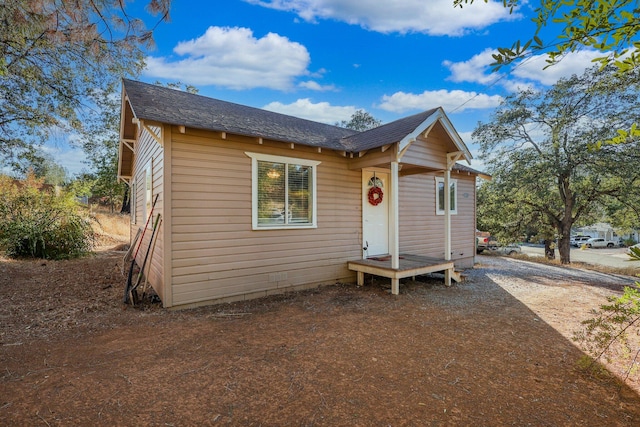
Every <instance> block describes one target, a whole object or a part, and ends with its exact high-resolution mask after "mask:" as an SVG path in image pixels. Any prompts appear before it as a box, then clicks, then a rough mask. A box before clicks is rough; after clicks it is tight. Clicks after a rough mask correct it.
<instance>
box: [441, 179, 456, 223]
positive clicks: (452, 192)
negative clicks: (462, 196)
mask: <svg viewBox="0 0 640 427" xmlns="http://www.w3.org/2000/svg"><path fill="white" fill-rule="evenodd" d="M449 194H450V196H451V197H450V199H451V204H450V211H451V214H452V215H455V214H457V213H458V200H457V197H458V181H457V180H455V179H450V180H449ZM436 214H437V215H444V178H440V177H436Z"/></svg>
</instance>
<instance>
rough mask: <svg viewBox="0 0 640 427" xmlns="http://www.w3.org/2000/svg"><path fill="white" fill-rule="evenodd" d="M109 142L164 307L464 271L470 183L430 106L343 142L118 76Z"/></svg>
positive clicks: (263, 114)
mask: <svg viewBox="0 0 640 427" xmlns="http://www.w3.org/2000/svg"><path fill="white" fill-rule="evenodd" d="M120 137H121V141H120V147H119V163H118V176H119V177H120V179H122V180H125V181H126V182H128V183H129V184H130V188H131V229H132V236H134V235H135V234H136V232H137V230H138V229H139V228H142V227H145V224H146V223H147V217H148V216H149V213H150V211H151V209H152V201H153V200H154V199H155V198H156V196H157V204H156V205H155V210H154V216H155V214H156V213H159V214H160V215H162V222H161V226H160V227H159V230H158V233H157V242H156V244H155V246H154V247H155V250H154V252H153V254H152V257H151V265H150V271H149V274H148V276H149V282H150V284H151V285H152V286H153V288H154V289H155V291H156V292H157V294H158V296H159V297H160V299H161V300H162V302H163V304H164V306H165V307H191V306H196V305H202V304H210V303H217V302H228V301H234V300H240V299H249V298H255V297H260V296H265V295H269V294H272V293H280V292H283V291H286V290H295V289H304V288H309V287H316V286H319V285H321V284H333V283H336V282H353V281H354V279H357V280H358V282H359V284H362V279H363V277H364V274H365V273H369V274H376V275H379V276H382V277H388V278H389V279H390V280H391V285H392V292H393V293H395V294H397V293H398V289H399V279H400V278H403V277H408V276H415V275H418V274H424V273H428V272H434V271H444V272H445V273H446V280H447V281H450V280H451V279H452V278H453V279H454V280H455V279H456V278H457V277H456V272H455V270H454V269H455V268H469V267H472V266H473V262H474V256H475V224H476V218H475V215H476V209H475V198H476V193H475V191H476V178H477V177H478V176H479V175H480V173H479V172H477V171H475V170H473V169H471V168H469V167H467V166H465V165H461V164H458V163H456V162H457V161H458V160H466V161H469V160H470V159H471V154H470V153H469V150H468V149H467V147H466V146H465V144H464V142H463V141H462V139H461V138H460V137H459V135H458V134H457V132H456V131H455V129H454V128H453V126H452V125H451V122H450V121H449V119H448V118H447V116H446V115H445V113H444V111H443V110H442V109H441V108H434V109H432V110H429V111H425V112H423V113H420V114H416V115H413V116H410V117H406V118H403V119H400V120H397V121H395V122H392V123H388V124H386V125H383V126H380V127H378V128H375V129H372V130H368V131H365V132H356V131H353V130H350V129H344V128H340V127H336V126H331V125H327V124H322V123H316V122H313V121H309V120H303V119H299V118H295V117H290V116H286V115H282V114H278V113H273V112H269V111H265V110H261V109H256V108H251V107H247V106H243V105H237V104H233V103H229V102H224V101H220V100H216V99H211V98H207V97H203V96H200V95H196V94H190V93H186V92H182V91H178V90H173V89H168V88H164V87H160V86H156V85H149V84H145V83H141V82H136V81H132V80H124V81H123V92H122V112H121V135H120ZM445 188H449V189H450V190H449V191H445V190H444V189H445ZM445 207H449V209H445ZM150 222H152V221H150ZM148 227H151V225H150V224H149V225H148ZM150 235H151V233H145V237H144V242H143V243H142V246H141V247H142V248H146V247H147V240H148V238H149V236H150ZM143 255H144V252H143V251H142V250H141V251H140V252H139V254H138V258H142V257H143Z"/></svg>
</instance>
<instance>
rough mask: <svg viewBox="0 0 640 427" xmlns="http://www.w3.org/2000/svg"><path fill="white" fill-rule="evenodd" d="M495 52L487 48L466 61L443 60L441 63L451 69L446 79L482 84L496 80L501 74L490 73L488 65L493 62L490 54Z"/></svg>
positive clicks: (495, 51)
mask: <svg viewBox="0 0 640 427" xmlns="http://www.w3.org/2000/svg"><path fill="white" fill-rule="evenodd" d="M497 52H498V51H497V50H495V49H491V48H487V49H485V50H483V51H482V52H480V53H479V54H477V55H474V56H472V57H471V59H469V60H467V61H462V62H452V61H448V60H445V61H443V62H442V65H444V66H445V67H447V68H448V69H449V70H450V71H451V76H450V77H448V78H447V80H451V81H453V82H457V83H460V82H472V83H480V84H484V85H489V84H492V83H494V82H496V81H497V80H498V79H499V78H500V77H502V75H501V74H498V73H490V65H491V64H492V63H493V62H495V60H494V59H493V56H492V55H493V54H494V53H497Z"/></svg>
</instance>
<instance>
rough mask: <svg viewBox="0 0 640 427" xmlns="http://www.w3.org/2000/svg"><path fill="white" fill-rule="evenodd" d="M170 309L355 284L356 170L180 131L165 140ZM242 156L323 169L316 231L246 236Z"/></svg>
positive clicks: (332, 156)
mask: <svg viewBox="0 0 640 427" xmlns="http://www.w3.org/2000/svg"><path fill="white" fill-rule="evenodd" d="M172 135H173V138H172V141H171V146H172V160H171V171H172V172H171V186H172V200H171V206H172V210H171V217H172V224H171V229H172V232H171V241H172V248H171V250H172V261H171V268H172V277H171V280H172V286H171V289H172V303H173V305H175V306H179V305H186V304H193V303H198V302H201V301H207V300H216V299H223V298H226V299H229V298H232V297H241V295H250V296H251V297H256V296H260V295H267V294H268V293H271V292H273V291H274V290H278V289H283V288H294V287H298V286H302V285H309V284H323V283H335V282H339V281H353V279H354V277H355V276H354V273H352V272H350V271H349V270H348V269H347V260H350V259H358V258H360V257H361V248H360V241H361V235H360V230H361V217H362V215H361V198H360V191H361V190H360V171H351V170H349V169H348V165H347V159H345V158H344V157H342V156H340V155H339V154H337V153H334V152H332V151H329V150H325V151H323V152H322V153H318V151H317V149H312V148H308V147H303V146H300V145H295V146H294V149H291V148H290V145H288V144H282V143H272V142H268V141H263V143H262V144H260V143H259V141H258V140H257V139H255V138H243V137H240V136H235V135H227V139H224V140H223V139H221V138H220V135H219V134H215V133H208V132H203V131H195V130H190V129H187V130H186V133H184V134H181V133H179V132H176V131H174V132H172ZM245 152H254V153H265V154H272V155H279V156H286V157H293V158H302V159H310V160H317V161H321V162H322V163H321V164H320V165H319V166H317V168H318V169H317V180H318V183H317V193H318V194H317V204H318V207H317V208H318V228H317V229H298V230H252V228H251V212H252V210H251V209H252V206H251V159H250V158H249V157H248V156H246V155H245Z"/></svg>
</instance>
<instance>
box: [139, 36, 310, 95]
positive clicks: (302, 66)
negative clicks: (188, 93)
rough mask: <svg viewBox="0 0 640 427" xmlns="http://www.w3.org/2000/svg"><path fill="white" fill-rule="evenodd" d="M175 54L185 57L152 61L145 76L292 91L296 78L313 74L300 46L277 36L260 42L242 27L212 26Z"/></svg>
mask: <svg viewBox="0 0 640 427" xmlns="http://www.w3.org/2000/svg"><path fill="white" fill-rule="evenodd" d="M173 51H174V52H175V53H176V54H177V55H179V56H180V57H183V58H182V59H175V58H172V57H159V58H155V57H147V58H146V63H147V67H146V69H145V72H144V74H145V75H147V76H149V77H156V78H164V79H172V80H176V79H177V80H180V81H182V82H184V83H189V84H194V85H203V86H206V85H216V86H222V87H227V88H231V89H250V88H257V87H265V88H271V89H280V90H286V89H290V88H291V87H293V86H294V83H293V81H294V79H295V78H296V77H299V76H304V75H307V74H309V73H308V71H307V66H308V65H309V63H310V61H311V59H310V55H309V52H308V51H307V49H306V48H305V47H304V46H303V45H301V44H300V43H296V42H292V41H290V40H289V39H288V38H286V37H283V36H280V35H278V34H274V33H269V34H267V35H265V36H264V37H262V38H256V37H254V35H253V32H252V31H251V30H250V29H248V28H237V27H235V28H230V27H209V28H208V29H207V31H206V32H205V33H204V35H202V36H200V37H198V38H197V39H193V40H187V41H183V42H180V43H178V45H177V46H176V47H175V48H174V49H173Z"/></svg>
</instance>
